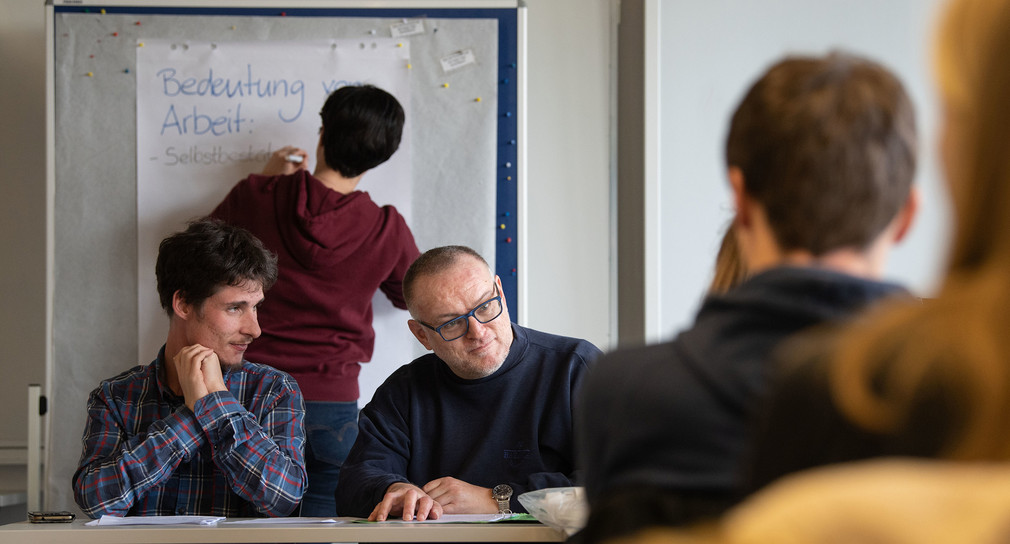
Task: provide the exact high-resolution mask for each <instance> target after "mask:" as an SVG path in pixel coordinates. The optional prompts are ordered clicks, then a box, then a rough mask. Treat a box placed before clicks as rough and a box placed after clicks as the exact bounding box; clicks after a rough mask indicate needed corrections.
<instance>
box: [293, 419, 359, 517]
mask: <svg viewBox="0 0 1010 544" xmlns="http://www.w3.org/2000/svg"><path fill="white" fill-rule="evenodd" d="M305 436H306V444H305V468H306V471H307V472H308V473H309V487H308V489H307V490H306V491H305V496H304V497H303V498H302V510H301V515H302V516H306V517H332V516H336V515H337V506H336V500H335V499H334V498H333V492H334V490H336V488H337V478H338V477H339V475H340V466H341V465H343V464H344V459H346V458H347V454H348V453H349V452H350V451H351V446H352V445H353V444H354V439H355V438H357V437H358V403H357V402H316V401H309V402H306V403H305Z"/></svg>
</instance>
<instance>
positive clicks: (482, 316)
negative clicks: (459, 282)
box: [417, 284, 502, 342]
mask: <svg viewBox="0 0 1010 544" xmlns="http://www.w3.org/2000/svg"><path fill="white" fill-rule="evenodd" d="M494 292H495V293H498V285H497V284H495V286H494ZM501 311H502V305H501V294H500V293H498V294H496V295H495V297H494V298H492V299H488V300H485V301H484V302H481V303H480V304H478V305H477V307H476V308H474V309H472V310H470V311H469V312H467V313H465V314H463V315H461V316H459V317H454V318H452V319H450V320H449V321H446V322H445V323H442V324H441V325H439V326H437V327H432V326H431V325H429V324H427V323H425V322H423V321H420V320H418V321H417V322H418V323H420V324H422V325H424V326H425V327H428V328H429V329H431V330H433V331H435V332H437V333H438V335H439V336H441V337H442V340H445V341H446V342H452V341H453V340H456V339H457V338H462V337H463V336H465V335H466V333H468V332H470V317H471V316H473V318H474V319H476V320H477V321H478V322H479V323H488V322H490V321H494V320H495V319H496V318H497V317H498V316H500V315H501Z"/></svg>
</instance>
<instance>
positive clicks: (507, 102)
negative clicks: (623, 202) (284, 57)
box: [53, 3, 525, 323]
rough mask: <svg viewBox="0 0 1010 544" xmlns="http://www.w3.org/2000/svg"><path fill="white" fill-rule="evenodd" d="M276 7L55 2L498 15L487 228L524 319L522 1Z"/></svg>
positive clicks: (78, 8) (211, 10)
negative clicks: (492, 208) (492, 189)
mask: <svg viewBox="0 0 1010 544" xmlns="http://www.w3.org/2000/svg"><path fill="white" fill-rule="evenodd" d="M293 4H295V5H293V6H283V5H282V6H276V7H222V6H208V7H199V6H141V5H119V4H116V5H113V4H101V3H96V4H87V5H86V4H83V3H74V4H60V3H56V4H54V6H53V11H54V12H55V13H97V12H104V13H109V14H121V15H245V16H260V17H271V16H275V17H282V16H283V17H289V18H294V17H383V18H394V19H395V18H443V19H496V20H497V21H498V76H497V81H498V128H497V134H498V144H497V158H496V168H495V172H496V182H497V184H496V187H497V195H496V212H495V221H494V222H493V224H491V225H489V226H488V228H492V229H494V230H495V233H496V235H495V240H496V241H495V273H496V274H498V276H499V277H500V278H501V282H502V288H503V290H504V291H505V299H506V302H507V303H508V307H509V311H510V313H511V316H512V320H513V321H516V322H519V323H522V321H524V320H522V319H521V318H520V316H522V315H524V314H523V313H522V310H524V308H520V306H519V300H520V299H521V297H520V294H519V274H520V268H519V266H520V263H519V254H520V251H519V244H521V243H525V240H521V239H520V235H522V234H524V232H522V231H523V229H522V228H521V225H522V223H521V219H522V218H521V216H520V213H521V212H524V211H525V210H521V209H520V208H519V204H520V198H519V193H520V189H519V187H520V175H519V173H520V172H522V171H523V170H522V168H521V167H520V166H521V165H520V163H519V161H520V160H521V159H523V158H524V157H521V156H520V155H521V154H520V151H519V150H520V146H521V145H522V144H523V142H522V141H521V134H520V128H519V120H520V117H521V115H520V114H521V112H520V111H519V107H520V103H519V76H520V74H519V69H520V54H521V51H520V48H519V47H520V43H519V36H520V28H519V24H520V20H519V19H520V18H519V10H520V9H523V6H522V5H521V4H519V3H517V7H514V8H513V7H509V8H498V7H494V8H441V7H435V8H398V7H390V8H345V7H340V8H337V7H334V8H317V7H297V5H296V4H297V3H293Z"/></svg>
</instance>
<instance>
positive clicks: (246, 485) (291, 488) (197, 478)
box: [73, 347, 306, 518]
mask: <svg viewBox="0 0 1010 544" xmlns="http://www.w3.org/2000/svg"><path fill="white" fill-rule="evenodd" d="M164 349H165V348H164V347H162V349H161V352H159V353H158V358H157V359H155V361H154V362H152V363H151V364H150V365H147V366H138V367H135V368H133V369H131V370H128V371H126V372H124V373H122V374H120V375H118V376H116V377H114V378H112V379H109V380H105V381H103V382H102V383H101V385H99V387H98V388H97V389H95V390H94V391H92V392H91V396H90V398H89V400H88V421H87V426H86V427H85V429H84V437H83V442H84V450H83V452H82V454H81V461H80V464H79V466H78V469H77V471H76V472H75V473H74V479H73V484H74V498H75V500H76V501H77V504H78V505H79V506H80V507H81V508H82V509H83V510H84V512H85V513H87V514H88V515H89V516H91V517H95V518H97V517H100V516H101V515H103V514H109V515H116V516H125V515H141V516H142V515H149V516H150V515H182V514H192V515H197V514H202V515H216V516H236V517H257V516H286V515H288V514H290V513H291V512H292V511H294V509H295V507H297V506H298V503H299V502H300V501H301V498H302V493H303V492H304V489H305V487H306V473H305V458H304V447H305V434H304V428H303V426H304V424H303V420H304V416H305V406H304V402H303V400H302V396H301V392H300V391H299V389H298V385H297V384H296V383H295V381H294V379H292V378H291V377H290V376H288V375H287V374H285V373H283V372H280V371H278V370H276V369H273V368H271V367H268V366H265V365H259V364H255V363H250V362H248V361H243V364H242V366H241V367H239V368H235V369H232V370H230V371H228V372H226V373H225V375H224V381H225V386H226V387H227V388H228V391H219V392H214V393H211V394H209V395H207V396H205V397H204V398H202V399H200V400H198V401H197V402H196V403H195V406H194V410H192V411H191V410H190V409H189V408H187V407H186V405H185V403H184V401H183V399H182V398H181V397H179V396H177V395H175V394H173V393H172V391H171V390H170V389H169V388H168V387H167V385H166V384H164V383H163V381H162V379H161V378H160V375H159V370H160V368H161V367H162V366H163V365H164Z"/></svg>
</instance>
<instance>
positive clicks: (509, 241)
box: [505, 236, 512, 244]
mask: <svg viewBox="0 0 1010 544" xmlns="http://www.w3.org/2000/svg"><path fill="white" fill-rule="evenodd" d="M505 243H506V244H511V243H512V237H511V236H509V237H508V238H506V239H505Z"/></svg>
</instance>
